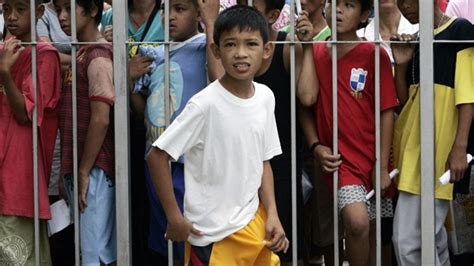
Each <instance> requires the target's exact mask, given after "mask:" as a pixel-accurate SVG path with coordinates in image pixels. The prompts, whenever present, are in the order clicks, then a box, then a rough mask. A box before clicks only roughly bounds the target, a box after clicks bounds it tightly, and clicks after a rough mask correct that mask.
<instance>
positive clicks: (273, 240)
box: [259, 161, 289, 253]
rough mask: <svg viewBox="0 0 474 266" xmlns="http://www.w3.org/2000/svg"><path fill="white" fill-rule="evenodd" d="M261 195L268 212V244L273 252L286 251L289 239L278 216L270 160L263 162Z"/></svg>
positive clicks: (266, 225)
mask: <svg viewBox="0 0 474 266" xmlns="http://www.w3.org/2000/svg"><path fill="white" fill-rule="evenodd" d="M259 196H260V200H261V201H262V203H263V206H264V207H265V210H266V212H267V221H266V223H265V232H266V233H265V240H266V246H267V248H269V249H270V250H272V251H273V252H280V251H283V252H285V253H286V251H287V249H288V245H289V241H288V239H287V238H286V237H285V231H284V230H283V226H282V225H281V222H280V218H278V212H277V207H276V203H275V192H274V186H273V172H272V167H271V165H270V161H264V162H263V174H262V185H261V186H260V189H259Z"/></svg>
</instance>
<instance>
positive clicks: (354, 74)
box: [313, 43, 398, 191]
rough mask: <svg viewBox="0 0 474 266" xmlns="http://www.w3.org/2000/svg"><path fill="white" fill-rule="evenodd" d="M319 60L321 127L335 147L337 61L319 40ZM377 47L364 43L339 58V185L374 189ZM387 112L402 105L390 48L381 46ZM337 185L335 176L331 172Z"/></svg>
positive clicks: (325, 140) (318, 125)
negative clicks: (334, 62) (334, 75)
mask: <svg viewBox="0 0 474 266" xmlns="http://www.w3.org/2000/svg"><path fill="white" fill-rule="evenodd" d="M313 48H314V62H315V66H316V73H317V75H318V78H319V90H320V91H319V97H318V100H317V102H316V105H315V112H316V128H317V133H318V136H319V140H320V142H321V144H323V145H325V146H328V147H331V148H332V145H333V141H332V136H333V130H332V122H333V119H332V62H331V56H330V54H329V53H328V48H327V47H326V45H325V44H323V43H321V44H314V47H313ZM374 60H375V46H374V44H371V43H361V44H358V45H357V46H356V47H354V48H353V49H352V50H351V51H349V52H348V53H347V54H345V55H344V56H342V57H341V58H340V59H339V60H338V80H337V83H338V128H339V131H338V134H339V135H338V136H339V140H338V141H339V142H338V146H339V153H340V154H341V157H342V165H341V166H340V168H339V169H340V170H339V188H341V187H343V186H347V185H364V186H365V187H366V189H367V191H370V190H371V189H372V181H371V176H372V170H373V167H374V164H375V80H374V73H375V61H374ZM380 80H381V81H380V94H381V99H380V106H381V111H384V110H387V109H390V108H393V107H395V106H397V105H398V99H397V95H396V90H395V83H394V79H393V75H392V67H391V64H390V59H389V57H388V55H387V52H386V51H385V50H384V49H380ZM325 178H326V180H327V181H328V185H329V187H330V188H331V189H332V174H325Z"/></svg>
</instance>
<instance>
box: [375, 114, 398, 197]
mask: <svg viewBox="0 0 474 266" xmlns="http://www.w3.org/2000/svg"><path fill="white" fill-rule="evenodd" d="M394 121H395V112H394V109H393V108H390V109H387V110H384V111H383V112H382V113H381V114H380V157H381V159H380V162H381V167H380V175H381V176H380V180H381V184H380V188H381V190H382V191H385V190H386V189H387V188H388V187H389V186H390V184H391V183H392V180H391V178H390V175H389V172H388V163H389V161H390V149H391V147H392V137H393V124H394ZM374 173H375V168H374Z"/></svg>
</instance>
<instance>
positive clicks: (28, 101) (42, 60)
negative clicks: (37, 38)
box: [22, 50, 61, 126]
mask: <svg viewBox="0 0 474 266" xmlns="http://www.w3.org/2000/svg"><path fill="white" fill-rule="evenodd" d="M60 66H61V64H60V61H59V55H58V53H57V52H56V51H53V50H48V51H45V52H39V53H38V73H41V74H39V75H38V76H37V81H38V82H37V95H38V101H35V97H34V89H33V82H32V76H31V73H30V75H29V76H28V78H26V79H25V80H24V81H23V84H22V87H23V88H28V89H25V90H23V96H24V99H25V108H26V113H27V115H28V119H30V121H33V107H34V106H35V102H36V105H37V115H38V126H41V125H42V122H43V117H44V113H45V112H48V111H52V110H54V109H55V108H56V106H57V104H58V102H59V94H60V83H61V81H60V80H61V68H60Z"/></svg>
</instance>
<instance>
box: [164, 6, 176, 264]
mask: <svg viewBox="0 0 474 266" xmlns="http://www.w3.org/2000/svg"><path fill="white" fill-rule="evenodd" d="M164 15H165V20H164V21H165V23H164V24H165V25H164V26H165V29H164V30H165V43H164V45H165V47H164V48H165V49H164V51H165V55H164V56H165V62H164V63H165V64H164V73H163V74H164V81H165V87H164V89H165V91H164V96H165V97H164V101H165V122H166V126H168V125H169V124H170V117H171V110H170V107H171V104H170V102H169V101H170V58H169V57H170V25H169V21H170V2H169V1H165V12H164ZM173 257H174V256H173V241H171V240H168V265H169V266H173Z"/></svg>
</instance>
